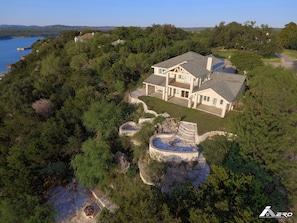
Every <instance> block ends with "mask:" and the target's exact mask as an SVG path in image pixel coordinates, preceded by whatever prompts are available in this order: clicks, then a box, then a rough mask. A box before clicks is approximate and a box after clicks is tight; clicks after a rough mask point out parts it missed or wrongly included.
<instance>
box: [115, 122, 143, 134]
mask: <svg viewBox="0 0 297 223" xmlns="http://www.w3.org/2000/svg"><path fill="white" fill-rule="evenodd" d="M128 125H129V126H131V127H133V128H134V129H125V126H128ZM140 128H141V126H139V125H137V124H136V123H135V122H132V121H130V122H126V123H124V124H123V125H121V126H120V128H119V135H120V136H123V135H126V136H133V135H134V134H135V133H137V132H139V130H140Z"/></svg>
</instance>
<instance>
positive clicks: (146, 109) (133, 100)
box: [129, 95, 158, 117]
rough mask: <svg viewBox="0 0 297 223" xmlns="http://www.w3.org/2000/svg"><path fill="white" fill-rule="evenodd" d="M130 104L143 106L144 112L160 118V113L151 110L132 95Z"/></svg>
mask: <svg viewBox="0 0 297 223" xmlns="http://www.w3.org/2000/svg"><path fill="white" fill-rule="evenodd" d="M129 102H130V103H132V104H140V103H141V104H142V105H143V110H144V112H145V113H148V114H152V115H154V116H156V117H157V116H158V113H157V112H155V111H153V110H149V109H148V107H147V105H146V104H145V103H144V102H143V101H142V100H140V99H138V98H133V97H132V96H131V95H129Z"/></svg>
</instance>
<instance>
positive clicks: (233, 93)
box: [197, 72, 246, 102]
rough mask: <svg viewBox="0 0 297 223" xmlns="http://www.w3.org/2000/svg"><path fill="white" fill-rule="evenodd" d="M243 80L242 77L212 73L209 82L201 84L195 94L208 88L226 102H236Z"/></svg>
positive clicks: (243, 77)
mask: <svg viewBox="0 0 297 223" xmlns="http://www.w3.org/2000/svg"><path fill="white" fill-rule="evenodd" d="M245 79H246V77H245V76H244V75H239V74H228V73H220V72H215V73H212V75H211V79H210V80H208V81H206V82H204V83H202V85H201V87H200V88H199V89H198V90H197V92H199V91H203V90H206V89H209V88H210V89H212V90H214V91H215V92H216V93H218V94H219V95H221V96H222V97H223V98H225V99H226V100H228V101H230V102H232V101H234V100H236V98H237V97H238V94H239V93H240V92H241V89H242V86H243V85H244V83H245Z"/></svg>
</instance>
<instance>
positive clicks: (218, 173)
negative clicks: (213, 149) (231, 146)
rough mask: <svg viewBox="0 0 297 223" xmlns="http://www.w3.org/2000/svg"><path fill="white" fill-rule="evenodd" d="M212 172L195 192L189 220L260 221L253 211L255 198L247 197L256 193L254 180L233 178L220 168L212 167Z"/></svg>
mask: <svg viewBox="0 0 297 223" xmlns="http://www.w3.org/2000/svg"><path fill="white" fill-rule="evenodd" d="M211 170H212V173H211V174H210V175H209V176H208V178H207V182H206V183H204V184H202V185H200V187H199V189H198V190H196V191H195V199H196V202H197V203H196V204H195V205H194V207H191V209H190V211H189V212H190V217H189V221H190V222H193V223H194V222H205V223H206V222H230V223H231V222H260V221H261V220H260V219H259V218H258V215H257V214H255V213H253V211H252V207H253V205H254V202H255V199H257V198H253V197H251V196H250V195H251V194H254V193H255V190H257V188H256V187H254V185H255V184H254V182H255V180H254V179H253V177H252V176H246V175H236V174H234V173H233V172H232V171H228V170H225V169H224V168H222V167H219V166H211ZM259 192H260V191H258V193H259ZM260 211H261V210H259V213H260ZM231 213H232V214H231Z"/></svg>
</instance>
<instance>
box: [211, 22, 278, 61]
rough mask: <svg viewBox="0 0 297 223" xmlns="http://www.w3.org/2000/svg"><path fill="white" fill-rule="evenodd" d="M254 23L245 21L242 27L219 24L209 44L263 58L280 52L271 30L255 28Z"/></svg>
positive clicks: (233, 24) (239, 25)
mask: <svg viewBox="0 0 297 223" xmlns="http://www.w3.org/2000/svg"><path fill="white" fill-rule="evenodd" d="M255 23H256V22H254V21H247V22H246V23H245V24H244V25H242V24H240V23H237V22H231V23H229V24H227V25H226V24H225V22H221V23H220V24H219V25H218V26H215V28H214V30H213V32H212V36H211V38H210V41H211V44H212V45H213V46H222V47H224V48H227V49H238V50H246V51H253V52H257V53H258V54H260V55H261V56H265V57H270V56H274V54H275V53H276V52H281V48H280V46H279V44H278V42H277V36H276V34H275V33H274V32H273V29H272V28H270V27H269V26H267V25H261V27H258V26H255Z"/></svg>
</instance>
